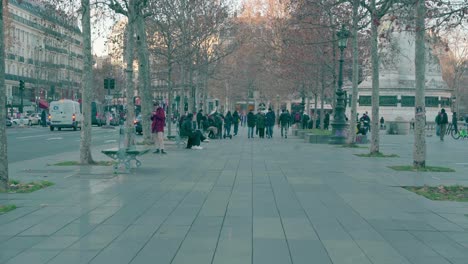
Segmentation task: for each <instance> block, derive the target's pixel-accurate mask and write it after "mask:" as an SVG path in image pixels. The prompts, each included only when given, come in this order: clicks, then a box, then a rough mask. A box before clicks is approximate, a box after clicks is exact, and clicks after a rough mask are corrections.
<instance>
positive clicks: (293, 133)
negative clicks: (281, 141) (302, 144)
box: [291, 127, 298, 137]
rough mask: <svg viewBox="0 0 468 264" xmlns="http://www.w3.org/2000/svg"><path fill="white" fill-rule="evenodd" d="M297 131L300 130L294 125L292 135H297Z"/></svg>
mask: <svg viewBox="0 0 468 264" xmlns="http://www.w3.org/2000/svg"><path fill="white" fill-rule="evenodd" d="M297 131H298V129H297V128H294V127H293V128H291V135H293V136H295V137H297Z"/></svg>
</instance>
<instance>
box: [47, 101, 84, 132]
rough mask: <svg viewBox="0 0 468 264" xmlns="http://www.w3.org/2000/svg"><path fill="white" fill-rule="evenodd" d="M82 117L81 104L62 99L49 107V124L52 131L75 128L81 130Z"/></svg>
mask: <svg viewBox="0 0 468 264" xmlns="http://www.w3.org/2000/svg"><path fill="white" fill-rule="evenodd" d="M82 118H83V116H82V115H81V108H80V103H78V102H75V101H72V100H66V99H62V100H59V101H53V102H51V103H50V105H49V122H50V131H54V129H55V128H57V129H58V130H59V131H60V130H61V129H62V128H73V130H76V129H77V128H80V130H81V120H82Z"/></svg>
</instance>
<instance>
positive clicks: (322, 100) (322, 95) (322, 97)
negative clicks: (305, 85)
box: [320, 66, 325, 130]
mask: <svg viewBox="0 0 468 264" xmlns="http://www.w3.org/2000/svg"><path fill="white" fill-rule="evenodd" d="M320 76H321V79H322V80H321V81H320V83H321V89H320V120H321V122H320V129H322V130H323V128H324V127H325V124H324V123H325V122H323V121H324V120H325V112H324V109H323V108H324V104H325V71H324V68H323V66H320Z"/></svg>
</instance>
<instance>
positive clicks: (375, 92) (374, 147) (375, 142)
mask: <svg viewBox="0 0 468 264" xmlns="http://www.w3.org/2000/svg"><path fill="white" fill-rule="evenodd" d="M371 8H372V14H371V16H372V21H371V34H372V36H371V57H372V121H371V146H370V153H371V154H373V153H378V152H379V53H378V47H377V38H378V31H377V30H378V26H379V25H378V23H379V21H380V18H379V16H378V14H377V11H376V6H375V0H372V1H371ZM353 118H354V117H351V119H353Z"/></svg>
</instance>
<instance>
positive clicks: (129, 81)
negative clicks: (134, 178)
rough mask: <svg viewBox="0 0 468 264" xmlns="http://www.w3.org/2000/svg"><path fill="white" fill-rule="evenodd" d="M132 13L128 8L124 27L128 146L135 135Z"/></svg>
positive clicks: (133, 141) (133, 27)
mask: <svg viewBox="0 0 468 264" xmlns="http://www.w3.org/2000/svg"><path fill="white" fill-rule="evenodd" d="M132 7H133V6H132V5H131V4H130V5H129V8H130V9H131V8H132ZM131 14H134V10H129V17H128V24H127V28H126V31H127V32H126V33H127V39H126V43H125V62H126V64H127V65H126V69H125V75H126V80H125V86H126V88H127V120H126V122H125V127H126V131H125V133H126V142H125V146H126V147H127V148H130V147H132V146H134V145H135V137H134V135H135V134H134V133H133V130H134V124H133V120H135V103H134V102H133V96H134V95H135V87H134V84H133V61H134V59H135V54H134V47H135V36H134V32H135V25H134V23H133V22H134V20H133V18H132V15H131Z"/></svg>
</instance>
